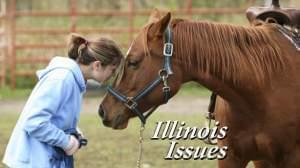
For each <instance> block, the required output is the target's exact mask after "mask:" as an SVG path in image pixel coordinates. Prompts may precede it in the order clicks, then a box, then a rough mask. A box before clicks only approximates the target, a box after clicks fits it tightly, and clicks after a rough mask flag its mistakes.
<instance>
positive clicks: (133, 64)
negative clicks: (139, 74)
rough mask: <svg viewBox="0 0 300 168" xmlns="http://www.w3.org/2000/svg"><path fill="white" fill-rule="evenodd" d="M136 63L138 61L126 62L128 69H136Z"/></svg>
mask: <svg viewBox="0 0 300 168" xmlns="http://www.w3.org/2000/svg"><path fill="white" fill-rule="evenodd" d="M138 63H139V62H138V61H128V67H133V68H136V67H137V65H138Z"/></svg>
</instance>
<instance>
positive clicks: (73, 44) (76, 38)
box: [68, 33, 87, 61]
mask: <svg viewBox="0 0 300 168" xmlns="http://www.w3.org/2000/svg"><path fill="white" fill-rule="evenodd" d="M86 42H87V40H86V39H85V38H84V37H82V36H81V35H79V34H76V33H72V34H71V35H70V39H69V41H68V56H69V58H71V59H73V60H75V61H76V60H77V59H78V57H79V55H80V52H79V49H80V48H81V46H82V45H84V44H85V43H86Z"/></svg>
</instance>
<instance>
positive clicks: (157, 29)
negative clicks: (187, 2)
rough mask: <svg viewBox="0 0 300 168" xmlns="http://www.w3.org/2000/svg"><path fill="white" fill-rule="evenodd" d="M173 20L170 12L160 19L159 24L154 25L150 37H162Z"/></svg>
mask: <svg viewBox="0 0 300 168" xmlns="http://www.w3.org/2000/svg"><path fill="white" fill-rule="evenodd" d="M170 20H171V13H170V12H168V13H167V14H166V15H164V16H163V17H162V18H160V19H159V20H158V21H157V22H155V23H153V25H152V26H151V27H150V31H149V35H150V36H162V35H163V34H164V32H165V30H166V28H167V26H168V25H169V22H170Z"/></svg>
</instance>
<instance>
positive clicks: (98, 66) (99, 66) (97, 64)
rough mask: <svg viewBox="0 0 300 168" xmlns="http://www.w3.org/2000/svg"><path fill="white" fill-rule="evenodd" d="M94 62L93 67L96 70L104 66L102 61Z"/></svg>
mask: <svg viewBox="0 0 300 168" xmlns="http://www.w3.org/2000/svg"><path fill="white" fill-rule="evenodd" d="M91 64H92V69H93V70H94V69H95V70H98V69H101V68H102V65H101V64H102V63H101V61H94V62H92V63H91Z"/></svg>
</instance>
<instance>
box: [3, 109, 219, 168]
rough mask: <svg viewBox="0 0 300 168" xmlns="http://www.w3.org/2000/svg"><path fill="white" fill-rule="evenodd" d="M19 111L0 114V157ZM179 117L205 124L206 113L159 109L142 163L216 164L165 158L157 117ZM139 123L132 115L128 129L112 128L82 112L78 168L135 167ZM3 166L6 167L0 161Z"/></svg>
mask: <svg viewBox="0 0 300 168" xmlns="http://www.w3.org/2000/svg"><path fill="white" fill-rule="evenodd" d="M17 117H18V114H16V113H2V114H1V118H0V158H2V157H3V152H4V150H5V146H6V144H7V141H8V138H9V136H10V133H11V131H12V129H13V126H14V125H15V122H16V120H17ZM165 120H180V121H185V122H186V123H187V125H190V126H198V127H202V126H203V123H204V116H203V115H201V114H200V113H199V114H188V115H184V114H172V113H163V112H156V113H155V114H153V116H151V117H150V118H149V120H148V123H147V125H146V130H145V135H144V139H145V142H144V155H143V158H144V159H143V163H144V167H145V168H146V167H147V168H150V167H151V168H152V167H153V168H160V167H168V168H177V167H178V168H179V167H180V168H182V167H185V168H189V167H203V168H212V167H216V161H208V160H203V161H201V160H196V161H194V160H190V161H185V160H176V161H172V160H171V161H170V160H164V157H165V156H166V155H167V151H168V149H169V140H150V137H152V136H153V133H154V130H155V123H156V121H165ZM139 126H140V123H139V121H138V120H137V119H133V120H132V121H131V122H130V124H129V126H128V128H127V129H125V130H121V131H120V130H112V129H111V128H106V127H104V126H103V125H102V123H101V122H100V120H99V118H98V116H96V114H83V115H82V117H81V121H80V127H81V129H82V131H83V132H84V133H85V136H86V137H88V139H89V145H88V146H87V147H85V148H83V149H82V150H81V151H80V152H78V153H77V155H76V167H77V168H99V167H100V168H102V167H104V168H132V167H135V164H136V160H137V155H138V138H139ZM180 145H186V146H203V145H204V144H203V143H202V142H201V141H199V140H186V141H180ZM0 167H4V166H3V165H1V164H0Z"/></svg>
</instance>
